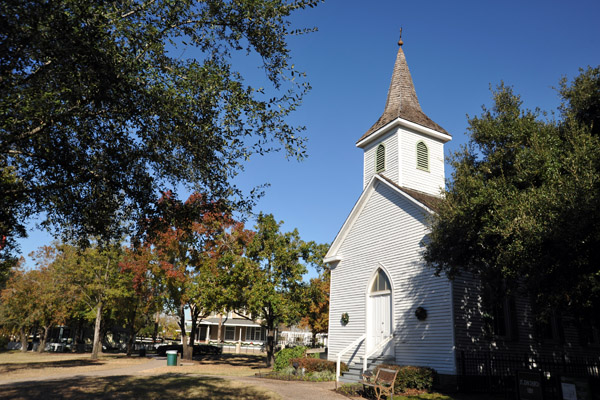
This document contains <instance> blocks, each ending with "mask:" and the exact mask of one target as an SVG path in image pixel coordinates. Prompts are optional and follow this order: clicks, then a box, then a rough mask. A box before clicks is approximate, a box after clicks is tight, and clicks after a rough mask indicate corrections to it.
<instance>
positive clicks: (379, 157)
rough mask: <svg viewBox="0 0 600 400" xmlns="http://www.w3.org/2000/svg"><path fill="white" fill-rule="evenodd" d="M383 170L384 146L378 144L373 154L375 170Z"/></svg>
mask: <svg viewBox="0 0 600 400" xmlns="http://www.w3.org/2000/svg"><path fill="white" fill-rule="evenodd" d="M382 171H385V147H384V146H383V145H382V144H380V145H379V146H377V154H376V155H375V172H382Z"/></svg>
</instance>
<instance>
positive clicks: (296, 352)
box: [273, 346, 306, 371]
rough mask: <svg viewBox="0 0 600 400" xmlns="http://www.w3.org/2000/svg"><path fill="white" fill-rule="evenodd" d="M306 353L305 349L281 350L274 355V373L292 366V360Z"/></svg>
mask: <svg viewBox="0 0 600 400" xmlns="http://www.w3.org/2000/svg"><path fill="white" fill-rule="evenodd" d="M305 352H306V347H304V346H298V347H290V348H286V349H282V350H280V351H278V352H277V353H276V354H275V365H273V370H274V371H281V370H282V369H284V368H285V367H287V366H290V365H292V363H291V360H292V358H298V357H302V356H303V355H304V353H305Z"/></svg>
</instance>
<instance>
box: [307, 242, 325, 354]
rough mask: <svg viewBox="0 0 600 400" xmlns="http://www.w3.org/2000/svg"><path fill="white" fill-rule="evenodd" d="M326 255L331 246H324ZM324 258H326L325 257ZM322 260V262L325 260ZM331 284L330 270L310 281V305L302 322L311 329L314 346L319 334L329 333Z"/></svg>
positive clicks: (308, 292) (322, 271) (323, 271)
mask: <svg viewBox="0 0 600 400" xmlns="http://www.w3.org/2000/svg"><path fill="white" fill-rule="evenodd" d="M323 247H324V248H325V252H324V253H322V254H323V255H325V254H326V253H327V251H326V249H327V248H328V247H329V246H323ZM323 258H324V257H323ZM323 258H321V260H322V259H323ZM330 284H331V272H330V271H329V270H328V269H323V270H321V271H320V273H319V276H318V277H317V278H312V279H311V280H310V285H309V287H308V291H307V294H308V298H307V300H308V304H307V306H306V315H305V316H304V317H302V320H301V321H300V323H301V325H302V326H305V327H307V328H309V329H310V332H311V333H312V344H313V346H314V345H316V343H317V335H318V334H319V333H327V332H328V331H329V291H330Z"/></svg>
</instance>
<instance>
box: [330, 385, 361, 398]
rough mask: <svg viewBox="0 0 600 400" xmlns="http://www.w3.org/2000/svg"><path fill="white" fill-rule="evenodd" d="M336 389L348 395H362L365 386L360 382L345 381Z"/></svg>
mask: <svg viewBox="0 0 600 400" xmlns="http://www.w3.org/2000/svg"><path fill="white" fill-rule="evenodd" d="M335 391H336V392H338V393H341V394H343V395H344V396H347V397H356V396H362V394H363V393H362V391H363V386H362V385H361V384H358V383H345V384H343V385H342V386H340V387H338V388H337V389H336V390H335Z"/></svg>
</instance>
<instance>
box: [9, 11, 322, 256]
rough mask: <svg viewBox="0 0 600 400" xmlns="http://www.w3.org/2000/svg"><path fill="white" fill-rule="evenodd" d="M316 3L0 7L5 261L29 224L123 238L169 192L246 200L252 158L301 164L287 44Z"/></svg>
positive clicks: (297, 94) (299, 93) (298, 88)
mask: <svg viewBox="0 0 600 400" xmlns="http://www.w3.org/2000/svg"><path fill="white" fill-rule="evenodd" d="M318 2H319V1H317V0H295V1H266V0H260V1H254V0H252V1H250V0H242V1H230V0H209V1H194V0H184V1H177V2H172V1H167V0H125V1H120V2H81V1H73V0H56V1H32V0H6V1H3V2H1V3H0V21H1V23H0V37H2V41H1V43H0V54H1V59H0V92H1V93H2V96H0V114H1V115H2V116H3V118H1V119H0V193H1V196H2V202H1V204H2V206H0V216H2V219H1V220H0V221H1V222H0V253H1V252H2V251H4V252H6V251H8V250H10V249H9V247H7V246H5V245H4V244H3V242H4V241H5V240H6V239H5V238H12V237H14V236H15V235H16V236H18V235H23V234H24V224H23V221H24V220H25V218H26V217H28V216H30V215H31V214H33V213H40V212H43V213H44V214H42V215H44V216H45V217H46V220H45V222H44V224H45V226H47V227H52V228H55V229H56V230H58V231H60V232H61V233H63V234H64V236H66V237H68V238H75V239H80V240H81V241H82V242H86V241H87V240H88V239H89V238H90V237H94V240H101V239H117V238H121V237H122V234H123V231H127V230H130V229H131V228H132V226H131V224H124V223H123V221H141V220H143V218H140V217H141V216H144V215H147V214H148V213H150V212H152V206H153V204H154V203H155V200H156V197H157V195H158V193H160V191H162V190H166V189H167V188H172V187H175V185H179V184H181V185H184V186H186V187H187V188H189V189H195V190H198V191H202V192H204V193H208V194H209V195H211V196H214V197H215V198H238V199H239V198H240V197H239V196H235V195H236V194H239V191H238V190H237V189H236V188H235V187H233V186H232V185H231V184H230V183H229V181H230V178H232V177H233V176H234V175H236V174H237V173H238V172H239V171H240V170H241V169H242V167H243V162H244V161H246V160H248V159H249V158H250V157H251V156H253V155H255V154H264V153H265V152H269V151H277V150H283V151H284V152H285V154H286V156H290V157H297V158H302V157H303V156H304V139H303V138H302V137H301V136H300V132H301V130H302V127H296V126H292V125H290V124H289V123H288V122H287V117H288V115H289V114H290V112H292V111H293V110H294V109H296V108H297V107H298V105H299V104H300V102H301V100H302V97H303V95H304V93H305V92H306V91H307V90H308V89H309V85H308V83H307V82H306V80H305V79H304V74H303V73H301V72H298V71H297V70H296V69H295V67H294V65H293V64H292V62H291V53H290V48H289V46H288V43H287V40H288V37H289V35H291V34H296V33H303V32H307V31H310V30H311V29H296V28H295V27H292V25H291V17H292V14H293V13H294V12H295V11H297V10H301V9H304V8H306V7H313V6H314V5H316V4H317V3H318ZM252 66H257V67H259V68H262V70H263V71H264V74H259V77H258V78H255V77H254V74H253V73H252V72H251V71H252ZM246 195H247V194H246ZM232 196H233V197H232ZM242 198H245V199H246V200H247V197H246V196H242ZM9 217H10V218H9ZM0 255H1V254H0Z"/></svg>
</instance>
